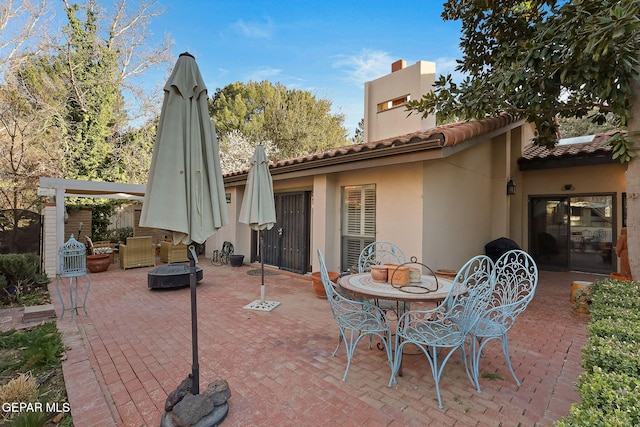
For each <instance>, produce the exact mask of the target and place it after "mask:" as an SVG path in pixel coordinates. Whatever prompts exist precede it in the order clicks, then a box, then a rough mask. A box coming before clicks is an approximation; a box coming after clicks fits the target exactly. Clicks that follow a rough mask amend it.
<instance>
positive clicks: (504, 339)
mask: <svg viewBox="0 0 640 427" xmlns="http://www.w3.org/2000/svg"><path fill="white" fill-rule="evenodd" d="M500 340H501V341H502V351H503V352H504V358H505V360H506V361H507V366H508V367H509V370H510V371H511V375H513V379H514V380H516V384H518V385H519V386H520V385H522V383H520V380H519V379H518V377H517V376H516V373H515V372H514V370H513V366H511V357H510V356H509V342H508V340H507V334H504V335H503V336H502V338H500Z"/></svg>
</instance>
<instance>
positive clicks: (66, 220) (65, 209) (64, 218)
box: [62, 206, 69, 224]
mask: <svg viewBox="0 0 640 427" xmlns="http://www.w3.org/2000/svg"><path fill="white" fill-rule="evenodd" d="M62 218H63V220H64V223H65V224H67V223H68V222H69V213H68V212H67V207H66V206H65V207H64V215H63V217H62Z"/></svg>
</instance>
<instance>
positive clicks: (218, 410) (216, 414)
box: [160, 403, 229, 427]
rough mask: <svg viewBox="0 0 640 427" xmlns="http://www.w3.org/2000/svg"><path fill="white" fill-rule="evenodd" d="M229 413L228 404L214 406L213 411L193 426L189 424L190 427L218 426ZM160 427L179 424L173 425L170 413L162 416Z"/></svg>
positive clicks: (176, 426) (171, 426)
mask: <svg viewBox="0 0 640 427" xmlns="http://www.w3.org/2000/svg"><path fill="white" fill-rule="evenodd" d="M228 413H229V404H228V403H224V404H222V405H219V406H214V407H213V410H212V411H211V412H210V413H209V414H207V415H205V416H204V417H202V418H200V420H198V422H196V423H195V424H191V426H192V427H214V426H217V425H220V423H221V422H222V421H223V420H224V419H225V417H226V416H227V414H228ZM160 426H161V427H174V426H175V427H178V426H179V424H176V423H174V420H173V416H172V414H171V412H165V413H164V415H163V416H162V421H161V422H160Z"/></svg>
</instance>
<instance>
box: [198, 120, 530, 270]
mask: <svg viewBox="0 0 640 427" xmlns="http://www.w3.org/2000/svg"><path fill="white" fill-rule="evenodd" d="M514 132H520V130H516V131H514ZM520 139H521V137H520V135H519V134H516V136H513V135H511V136H501V137H497V138H495V139H494V140H492V141H484V142H481V143H477V144H472V145H470V146H469V147H466V148H465V149H463V150H460V151H458V152H457V153H454V154H449V155H448V156H447V157H444V158H438V159H434V160H424V161H413V162H409V163H404V164H388V165H385V166H376V167H367V168H362V169H351V170H346V171H345V170H342V171H338V172H333V173H329V174H326V173H317V174H316V175H313V176H306V177H293V178H290V179H282V177H276V178H275V179H274V191H276V192H285V191H312V209H311V231H310V233H311V236H310V240H311V244H310V260H311V264H312V271H317V270H318V269H319V264H318V259H317V255H316V251H317V248H321V250H322V251H323V254H324V256H325V260H326V262H327V267H328V268H329V269H330V270H332V271H338V270H339V267H340V258H341V234H342V233H341V189H342V187H344V186H348V185H364V184H375V186H376V201H377V205H376V240H383V241H390V242H394V243H396V244H397V245H399V246H400V247H401V248H402V249H403V251H404V252H405V254H406V255H407V257H412V256H415V257H416V259H417V260H418V261H419V262H422V263H424V264H426V265H428V266H429V267H431V268H433V269H438V268H453V269H457V268H459V267H461V266H462V265H463V264H464V262H466V261H467V260H468V259H469V258H471V257H472V256H474V255H478V254H482V253H484V245H485V244H486V243H488V242H489V241H491V240H493V239H495V238H498V237H503V236H504V237H510V235H509V233H510V229H511V228H513V224H514V223H516V224H517V223H518V221H514V220H512V215H513V214H512V213H511V209H513V208H514V205H513V204H514V200H515V199H514V197H515V196H507V195H506V183H507V180H508V178H509V176H510V174H511V173H512V170H513V164H512V161H513V158H517V156H516V155H514V154H513V151H514V150H515V151H516V152H519V150H520V147H519V145H518V144H520V142H521V141H520ZM513 173H515V172H513ZM515 179H517V180H518V181H520V180H521V177H519V176H518V177H516V178H515ZM522 190H523V189H522V188H521V187H519V189H518V191H519V192H520V193H521V192H522ZM229 191H231V192H232V203H231V204H228V205H227V206H228V207H229V217H230V218H231V224H230V225H228V226H226V227H223V229H221V230H220V231H219V232H218V234H217V235H216V236H214V237H213V238H212V239H210V240H212V241H215V243H213V246H211V244H210V243H209V242H208V244H207V249H208V252H209V251H211V250H213V249H216V248H219V247H221V245H222V241H223V240H230V241H231V242H233V243H234V245H235V247H236V253H238V252H239V251H244V252H243V253H245V255H248V254H249V253H250V252H249V249H250V248H249V246H248V245H249V242H250V240H251V239H250V230H249V228H248V226H246V225H244V224H240V223H237V218H238V212H239V209H240V208H239V206H240V204H241V202H242V191H243V186H234V187H228V188H227V192H229ZM517 206H518V204H517V203H516V204H515V207H517ZM516 217H518V216H517V215H516ZM518 243H520V242H518Z"/></svg>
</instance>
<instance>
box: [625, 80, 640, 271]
mask: <svg viewBox="0 0 640 427" xmlns="http://www.w3.org/2000/svg"><path fill="white" fill-rule="evenodd" d="M631 85H632V88H633V92H634V95H633V99H632V109H631V117H630V119H629V135H630V136H631V137H633V138H634V140H635V147H636V153H637V154H638V155H637V156H636V157H635V158H633V159H632V160H631V161H630V162H629V165H628V167H627V235H628V236H627V242H628V246H629V264H630V266H631V275H632V277H633V278H634V279H635V280H640V158H639V157H638V156H640V78H636V79H635V80H634V81H633V82H631Z"/></svg>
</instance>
